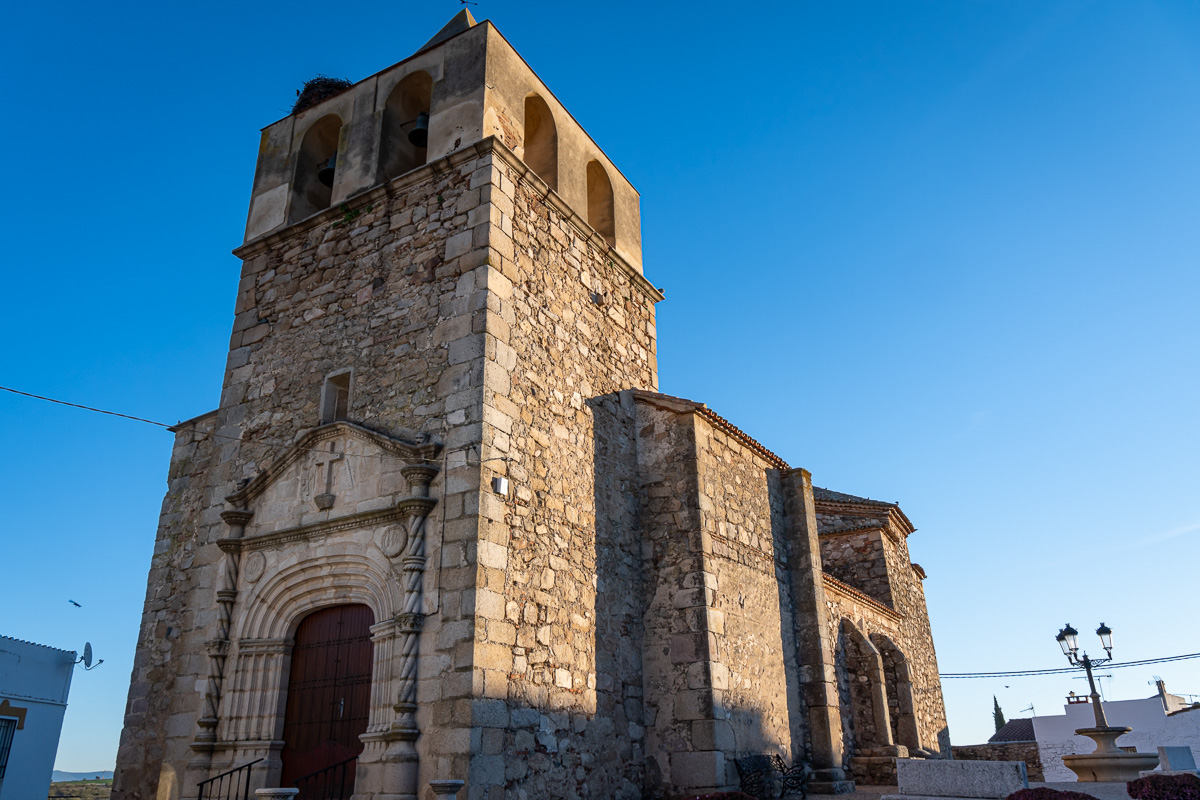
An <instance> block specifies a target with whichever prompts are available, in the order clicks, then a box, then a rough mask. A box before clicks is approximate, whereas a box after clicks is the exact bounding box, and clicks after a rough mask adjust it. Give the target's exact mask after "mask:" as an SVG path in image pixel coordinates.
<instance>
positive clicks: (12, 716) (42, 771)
mask: <svg viewBox="0 0 1200 800" xmlns="http://www.w3.org/2000/svg"><path fill="white" fill-rule="evenodd" d="M74 666H75V653H73V652H70V651H67V650H59V649H57V648H54V647H46V646H44V645H40V644H33V643H31V642H23V641H21V640H20V639H10V638H9V637H7V636H0V800H30V798H42V797H46V796H47V795H48V794H49V793H50V774H51V772H52V771H53V770H54V756H55V753H57V751H58V737H59V734H60V733H61V732H62V724H63V714H65V713H66V711H67V693H68V692H69V691H70V690H71V673H72V672H73V671H74Z"/></svg>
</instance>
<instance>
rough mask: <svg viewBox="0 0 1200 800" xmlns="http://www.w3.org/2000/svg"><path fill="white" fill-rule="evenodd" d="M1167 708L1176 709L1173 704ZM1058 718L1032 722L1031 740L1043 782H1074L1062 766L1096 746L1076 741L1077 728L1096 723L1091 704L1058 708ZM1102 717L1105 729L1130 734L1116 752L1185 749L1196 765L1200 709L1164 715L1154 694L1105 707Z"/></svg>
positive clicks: (1199, 747) (1081, 738)
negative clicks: (1039, 760)
mask: <svg viewBox="0 0 1200 800" xmlns="http://www.w3.org/2000/svg"><path fill="white" fill-rule="evenodd" d="M1167 697H1168V698H1169V701H1168V704H1169V706H1170V707H1171V708H1176V707H1179V706H1181V705H1182V704H1181V703H1177V702H1172V700H1171V699H1174V700H1178V698H1174V696H1173V695H1167ZM1063 710H1064V711H1065V712H1066V713H1065V714H1064V715H1061V716H1053V717H1049V716H1047V717H1034V718H1033V735H1034V737H1035V738H1036V739H1037V743H1038V751H1039V752H1040V754H1041V757H1042V767H1043V769H1044V770H1045V774H1046V780H1047V781H1073V780H1075V773H1074V772H1071V770H1069V769H1067V768H1066V766H1064V765H1063V763H1062V757H1063V756H1064V755H1072V754H1074V753H1090V752H1092V751H1093V750H1095V749H1096V743H1095V742H1093V741H1092V740H1091V739H1088V738H1087V737H1085V736H1076V735H1075V729H1076V728H1092V727H1095V725H1096V718H1095V715H1094V713H1093V712H1092V706H1091V704H1090V703H1079V704H1069V705H1065V706H1063ZM1104 715H1105V717H1107V719H1108V724H1109V725H1114V726H1127V727H1130V728H1133V730H1132V731H1131V732H1129V733H1127V734H1125V735H1124V736H1122V737H1121V738H1120V739H1118V740H1117V745H1118V746H1120V747H1136V748H1137V749H1138V752H1139V753H1157V752H1158V748H1159V747H1160V746H1185V747H1190V748H1192V754H1193V755H1194V756H1195V757H1196V763H1198V764H1200V708H1194V709H1188V710H1183V711H1175V712H1174V713H1173V714H1171V715H1168V714H1167V712H1166V710H1165V709H1164V707H1163V700H1162V698H1161V697H1160V696H1159V695H1154V696H1153V697H1148V698H1146V699H1144V700H1115V701H1112V702H1105V703H1104Z"/></svg>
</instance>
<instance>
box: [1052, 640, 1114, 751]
mask: <svg viewBox="0 0 1200 800" xmlns="http://www.w3.org/2000/svg"><path fill="white" fill-rule="evenodd" d="M1096 635H1097V636H1099V637H1100V645H1101V646H1102V647H1103V648H1104V650H1105V652H1107V653H1108V658H1088V654H1087V652H1086V651H1085V652H1084V654H1083V656H1080V655H1079V631H1077V630H1075V629H1074V628H1072V627H1071V623H1069V622H1068V623H1067V624H1066V626H1065V627H1064V628H1063V629H1062V630H1060V631H1059V632H1058V635H1057V636H1055V637H1054V640H1055V641H1056V642H1058V644H1059V646H1060V647H1062V651H1063V655H1065V656H1066V657H1067V661H1069V662H1071V666H1073V667H1079V668H1080V669H1083V670H1086V671H1087V679H1088V688H1089V689H1091V690H1092V694H1091V697H1092V712H1093V713H1094V714H1095V715H1096V727H1097V728H1107V727H1108V720H1107V719H1106V718H1105V716H1104V706H1102V705H1101V704H1100V693H1099V692H1097V691H1096V679H1095V678H1093V677H1092V667H1098V666H1100V665H1101V664H1107V663H1108V662H1110V661H1112V628H1110V627H1108V626H1107V625H1105V624H1104V623H1103V622H1101V623H1100V627H1099V628H1097V629H1096Z"/></svg>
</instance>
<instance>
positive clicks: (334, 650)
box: [280, 605, 375, 797]
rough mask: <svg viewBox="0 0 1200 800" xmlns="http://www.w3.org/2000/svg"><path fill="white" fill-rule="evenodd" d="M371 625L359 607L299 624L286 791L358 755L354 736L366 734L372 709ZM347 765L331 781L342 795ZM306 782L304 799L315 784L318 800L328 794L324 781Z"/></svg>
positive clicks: (286, 735) (348, 784)
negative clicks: (339, 786)
mask: <svg viewBox="0 0 1200 800" xmlns="http://www.w3.org/2000/svg"><path fill="white" fill-rule="evenodd" d="M374 623H375V616H374V615H373V614H372V613H371V609H370V608H368V607H367V606H363V605H345V606H333V607H332V608H325V609H321V610H320V611H315V612H313V613H312V614H310V615H308V616H307V617H305V618H304V620H303V621H301V623H300V627H299V628H298V629H297V630H296V645H295V647H294V648H293V649H292V669H291V674H290V676H289V677H288V693H287V711H286V714H285V716H284V722H283V742H284V744H283V752H282V753H281V754H280V755H281V758H282V759H283V775H282V779H281V783H280V785H281V786H283V787H285V788H290V787H292V786H294V785H295V782H296V780H297V779H299V778H303V777H305V776H306V775H311V774H312V773H314V772H317V771H319V770H323V769H325V768H327V767H332V766H334V765H335V764H339V763H341V762H344V761H346V760H347V759H350V758H354V757H355V756H357V755H358V754H359V753H361V752H362V750H363V744H362V742H361V741H360V740H359V738H358V737H359V736H360V735H361V734H363V733H365V732H366V730H367V717H368V715H369V713H370V708H371V661H372V658H371V651H372V645H371V626H372V625H373V624H374ZM348 766H349V769H343V770H338V771H337V772H338V774H337V775H334V776H331V777H330V779H333V780H336V781H337V782H338V783H339V784H343V785H344V786H345V789H346V792H345V796H346V797H349V796H350V793H351V792H353V790H354V769H353V765H348ZM305 783H306V785H305V786H302V787H301V796H302V797H303V796H305V795H310V794H314V793H315V792H316V791H317V789H318V786H319V789H320V794H317V795H316V796H322V795H326V792H325V784H327V783H328V780H326V779H324V778H320V779H316V780H311V781H306V782H305ZM339 794H340V793H339ZM334 796H336V795H334Z"/></svg>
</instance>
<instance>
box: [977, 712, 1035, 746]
mask: <svg viewBox="0 0 1200 800" xmlns="http://www.w3.org/2000/svg"><path fill="white" fill-rule="evenodd" d="M1034 740H1035V737H1034V735H1033V720H1032V719H1030V718H1028V717H1023V718H1021V719H1010V720H1009V721H1008V722H1006V723H1004V727H1003V728H1001V729H1000V730H998V731H996V732H995V733H993V734H992V735H991V738H989V739H988V741H989V742H1032V741H1034Z"/></svg>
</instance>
